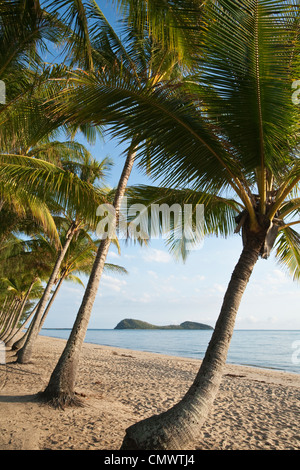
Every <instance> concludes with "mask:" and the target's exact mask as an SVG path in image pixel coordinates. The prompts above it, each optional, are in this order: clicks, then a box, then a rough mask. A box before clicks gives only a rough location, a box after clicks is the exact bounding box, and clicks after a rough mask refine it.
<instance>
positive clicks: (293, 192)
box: [122, 1, 300, 450]
mask: <svg viewBox="0 0 300 470" xmlns="http://www.w3.org/2000/svg"><path fill="white" fill-rule="evenodd" d="M203 15H204V18H203V21H204V24H205V28H204V27H203V28H201V27H200V28H199V37H200V35H201V39H202V44H203V46H204V49H203V50H204V51H205V56H204V57H201V59H200V60H199V72H198V73H197V74H195V75H194V76H193V77H187V78H186V83H185V84H184V87H183V88H184V90H187V92H188V93H190V96H191V97H192V98H193V101H194V102H193V103H191V102H189V103H188V107H187V109H183V112H182V113H181V112H179V113H178V112H177V113H176V116H175V119H172V120H171V119H169V117H167V116H166V113H167V111H168V112H170V108H171V106H172V107H173V109H174V108H175V102H174V101H173V102H172V101H169V100H168V101H167V103H166V107H164V105H162V104H161V106H160V112H161V116H162V115H163V113H164V112H165V115H164V118H165V117H167V121H169V122H168V123H167V122H165V128H167V129H168V130H169V129H172V127H171V122H172V123H173V129H174V131H175V132H176V134H177V136H178V138H177V140H176V142H180V149H182V148H185V146H186V144H187V138H188V136H189V140H190V142H189V145H187V146H186V148H187V149H188V150H189V152H188V151H187V152H183V151H182V150H180V151H179V152H178V151H176V152H175V148H174V145H173V143H172V142H171V139H170V143H169V144H167V145H166V144H165V143H163V144H162V145H159V144H157V146H159V147H158V148H159V149H160V154H159V155H157V154H156V156H155V157H154V159H153V160H152V169H153V172H154V173H155V172H156V173H157V174H158V171H161V169H162V168H166V173H167V171H168V173H167V178H166V181H168V182H169V183H173V184H174V186H175V187H176V186H177V185H178V184H187V183H188V184H189V191H188V192H189V193H190V195H191V193H192V197H196V198H197V197H198V201H199V202H202V203H204V204H205V207H206V206H207V208H208V212H209V213H210V211H211V209H212V207H213V206H212V205H215V207H216V208H218V206H220V204H222V205H223V204H224V203H225V204H228V205H229V203H230V206H231V207H232V201H228V202H226V200H225V199H223V198H222V199H220V200H219V204H218V198H219V197H220V194H222V193H223V194H224V193H226V192H227V193H229V194H230V195H231V196H233V197H235V201H236V206H235V209H237V208H238V206H237V204H238V205H240V204H242V206H243V207H242V208H241V209H240V210H239V212H237V213H236V218H235V222H236V224H237V227H236V228H235V231H236V232H237V231H239V230H241V231H242V239H243V250H242V253H241V256H240V258H239V260H238V262H237V264H236V267H235V269H234V271H233V273H232V277H231V280H230V282H229V285H228V288H227V291H226V293H225V296H224V300H223V305H222V308H221V311H220V314H219V317H218V320H217V322H216V325H215V329H214V332H213V335H212V338H211V341H210V343H209V346H208V348H207V351H206V354H205V357H204V359H203V361H202V364H201V367H200V369H199V372H198V374H197V376H196V378H195V380H194V382H193V384H192V386H191V387H190V389H189V390H188V391H187V392H186V394H185V395H184V397H183V398H182V399H181V400H180V401H179V402H178V403H177V404H176V405H175V406H174V407H172V408H171V409H169V410H167V411H166V412H164V413H162V414H160V415H156V416H152V417H150V418H148V419H145V420H143V421H141V422H139V423H137V424H135V425H133V426H131V427H130V428H129V429H127V431H126V436H125V438H124V441H123V445H122V449H151V450H158V449H186V448H187V446H193V445H194V442H195V439H197V438H198V437H199V433H200V431H201V425H202V424H203V422H204V421H205V419H206V417H207V415H208V413H209V411H210V410H211V407H212V404H213V401H214V398H215V397H216V395H217V393H218V389H219V384H220V381H221V378H222V371H223V368H224V365H225V363H226V357H227V353H228V348H229V344H230V340H231V337H232V333H233V329H234V324H235V318H236V315H237V312H238V308H239V305H240V302H241V298H242V295H243V293H244V291H245V289H246V286H247V283H248V281H249V278H250V276H251V273H252V271H253V268H254V266H255V264H256V262H257V260H258V259H259V257H261V258H264V259H267V258H268V256H269V253H270V251H271V249H272V248H273V247H274V246H275V249H276V255H277V256H278V259H279V262H280V263H282V264H284V265H285V266H286V267H287V268H288V270H289V272H290V273H291V274H292V276H293V277H294V279H299V276H300V257H299V255H300V236H299V233H298V232H296V231H295V230H294V229H293V228H292V227H293V226H295V225H296V224H298V223H299V222H300V220H299V198H298V197H297V190H298V188H299V181H300V176H299V161H298V157H297V153H298V146H299V110H298V109H297V107H296V106H295V105H293V103H292V101H291V84H292V82H293V78H294V77H295V76H298V75H299V72H300V69H299V42H298V41H297V37H298V36H299V24H300V16H299V8H298V5H297V2H293V1H289V2H284V3H283V2H277V1H273V2H267V1H254V2H253V1H243V2H234V1H233V2H230V4H229V2H223V1H218V2H206V4H205V5H204V7H203ZM163 109H164V110H165V111H163ZM174 113H175V111H174ZM148 114H149V108H148ZM154 114H155V113H154ZM156 117H157V115H156ZM172 117H173V116H172ZM140 118H141V116H140ZM151 121H152V117H151ZM156 122H157V121H156ZM147 124H148V125H149V124H150V123H149V122H147V119H145V121H143V125H144V126H147ZM161 124H162V125H163V119H162V120H161ZM157 127H158V129H159V128H160V125H158V126H157ZM187 130H188V132H187V133H186V131H187ZM175 132H174V133H173V132H171V131H170V137H171V135H173V136H174V138H175ZM154 144H155V143H154ZM193 147H194V148H193ZM163 151H164V152H165V153H164V155H163ZM170 159H172V168H171V169H170V171H169V168H170V166H169V162H168V160H169V161H170ZM191 190H192V191H191ZM156 197H157V198H158V197H159V192H158V193H157V194H156ZM186 200H188V199H186ZM231 216H232V214H231ZM223 217H224V216H223ZM206 222H209V218H208V220H206ZM208 225H209V224H208ZM220 225H223V221H222V218H220ZM208 231H210V229H209V227H208ZM276 240H277V241H276Z"/></svg>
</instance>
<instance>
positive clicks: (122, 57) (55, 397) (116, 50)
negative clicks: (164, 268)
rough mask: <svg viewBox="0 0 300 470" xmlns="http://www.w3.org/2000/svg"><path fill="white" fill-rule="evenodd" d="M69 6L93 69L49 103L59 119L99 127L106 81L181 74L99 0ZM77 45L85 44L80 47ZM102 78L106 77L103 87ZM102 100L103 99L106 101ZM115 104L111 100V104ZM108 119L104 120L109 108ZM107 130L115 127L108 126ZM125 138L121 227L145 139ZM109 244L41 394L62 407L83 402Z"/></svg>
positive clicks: (137, 81)
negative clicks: (82, 368) (90, 334)
mask: <svg viewBox="0 0 300 470" xmlns="http://www.w3.org/2000/svg"><path fill="white" fill-rule="evenodd" d="M60 3H61V2H55V4H54V8H57V7H59V6H60ZM63 4H64V6H66V2H63ZM67 4H68V5H69V6H70V8H69V9H68V10H67V18H68V21H69V22H70V23H73V22H74V23H75V25H76V30H75V33H78V28H79V27H80V25H81V26H82V27H81V28H79V32H80V34H79V38H78V34H76V35H75V34H74V40H75V54H74V58H75V59H74V60H75V61H76V62H77V64H78V65H80V66H81V67H83V68H84V69H85V70H88V73H86V71H85V70H76V71H74V72H71V73H70V74H69V78H68V84H69V85H70V86H68V87H67V88H64V92H63V93H62V94H59V95H58V96H57V97H56V98H55V99H54V100H53V101H52V102H51V101H50V104H49V106H50V107H51V106H52V109H53V116H54V118H55V120H59V119H62V120H63V122H68V123H70V124H71V123H74V124H76V123H78V122H80V123H81V124H82V125H85V124H92V125H100V124H102V118H100V119H99V121H98V122H97V123H96V122H95V121H94V119H93V116H94V115H95V114H97V110H98V109H99V105H100V109H101V108H102V106H103V107H104V108H106V107H107V103H106V102H105V100H106V96H105V94H104V95H103V96H102V90H101V85H102V86H104V87H105V86H106V85H107V86H108V87H110V86H111V80H114V81H117V82H118V81H119V80H122V77H123V76H125V77H126V79H127V80H128V81H129V82H131V84H132V85H133V86H134V87H136V89H137V90H144V91H145V93H147V92H148V93H150V92H151V89H152V87H155V86H158V85H160V84H161V83H162V82H163V80H167V79H170V78H171V77H172V74H174V75H176V73H177V72H178V71H180V72H181V70H180V69H179V67H178V62H179V57H178V54H176V53H170V54H169V55H168V56H167V51H166V49H165V48H162V47H161V46H160V45H159V44H158V43H156V42H154V41H152V40H151V39H150V38H147V39H146V40H145V39H144V37H143V36H142V34H141V32H140V31H139V30H138V29H137V30H136V31H133V30H132V31H130V33H129V34H128V37H127V38H126V40H125V41H124V42H121V40H120V39H119V36H118V35H117V34H116V32H115V31H114V29H113V28H112V27H111V26H110V25H109V24H108V22H107V20H106V18H105V17H104V15H103V13H102V11H101V10H100V8H99V6H98V5H97V3H96V2H95V1H93V0H91V1H87V2H85V5H83V3H82V2H74V1H72V0H70V1H68V2H67ZM79 6H80V8H79ZM84 6H85V8H84ZM89 20H90V22H91V23H92V25H91V26H89V24H90V23H89ZM131 33H132V34H131ZM78 44H79V45H80V46H81V47H76V46H77V45H78ZM73 50H74V45H73ZM175 72H176V73H175ZM98 79H100V81H101V85H100V86H99V83H98ZM78 89H79V90H80V89H83V90H85V91H86V92H87V95H88V94H89V93H91V94H93V96H94V98H95V99H94V101H93V103H91V104H92V107H93V108H94V109H93V112H92V114H90V118H89V119H86V117H85V116H84V117H83V118H82V115H81V113H82V112H83V107H82V106H85V105H86V103H87V102H86V101H85V100H86V99H88V98H87V95H86V96H85V100H84V102H82V103H81V105H80V106H79V107H78V110H77V111H78V112H77V113H76V112H74V108H73V106H72V104H71V100H72V99H73V93H75V94H76V93H77V91H78ZM102 98H104V101H103V102H102ZM76 101H77V100H76ZM77 103H78V102H77ZM100 103H101V104H100ZM111 103H112V102H111V101H110V105H111ZM69 104H71V107H72V111H71V113H69V107H68V105H69ZM112 111H113V109H112ZM108 113H110V111H108ZM103 117H104V119H105V112H104V116H103ZM105 122H106V123H109V124H111V121H110V120H109V119H107V118H106V121H105ZM108 131H109V132H110V131H111V130H110V129H108ZM126 140H127V142H129V144H128V148H127V155H126V160H125V163H124V167H123V171H122V173H121V175H120V179H119V183H118V185H117V188H116V190H115V196H114V201H113V208H114V222H115V224H116V225H117V224H118V220H119V215H120V207H121V201H122V198H123V196H124V194H125V191H126V187H127V184H128V180H129V177H130V174H131V171H132V168H133V165H134V161H135V157H136V153H137V150H138V143H139V142H140V140H141V139H140V137H139V136H138V135H136V134H133V135H131V136H130V138H129V139H126ZM110 244H111V239H110V238H109V237H106V238H104V239H102V240H101V243H100V245H99V248H98V251H97V255H96V258H95V262H94V264H93V268H92V271H91V275H90V277H89V281H88V284H87V287H86V290H85V294H84V296H83V299H82V303H81V306H80V308H79V311H78V314H77V317H76V320H75V323H74V325H73V329H72V331H71V333H70V337H69V339H68V341H67V344H66V347H65V349H64V351H63V353H62V355H61V357H60V359H59V361H58V363H57V365H56V367H55V369H54V371H53V373H52V375H51V378H50V381H49V383H48V386H47V387H46V389H45V390H44V392H43V393H42V394H41V396H42V397H43V398H44V399H46V400H48V401H49V402H51V403H53V404H55V405H57V406H66V405H72V404H78V399H77V397H76V396H75V392H74V385H75V378H76V371H77V364H78V360H79V357H80V351H81V347H82V344H83V341H84V338H85V334H86V330H87V327H88V323H89V318H90V315H91V312H92V308H93V304H94V300H95V297H96V293H97V290H98V287H99V283H100V280H101V276H102V272H103V269H104V266H105V260H106V256H107V254H108V251H109V247H110Z"/></svg>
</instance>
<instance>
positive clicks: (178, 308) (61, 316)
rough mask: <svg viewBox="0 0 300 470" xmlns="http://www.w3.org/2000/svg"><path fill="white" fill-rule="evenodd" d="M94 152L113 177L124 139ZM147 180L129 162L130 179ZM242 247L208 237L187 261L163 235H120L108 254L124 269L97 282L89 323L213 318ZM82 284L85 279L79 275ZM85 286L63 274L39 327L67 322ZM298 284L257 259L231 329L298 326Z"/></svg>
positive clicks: (232, 240)
mask: <svg viewBox="0 0 300 470" xmlns="http://www.w3.org/2000/svg"><path fill="white" fill-rule="evenodd" d="M90 149H91V151H92V153H93V155H94V157H95V158H97V159H100V160H101V159H102V158H104V157H105V156H110V157H111V158H112V160H113V161H114V167H113V169H112V172H111V175H110V177H109V180H108V183H109V184H110V185H111V186H114V185H116V184H117V181H118V179H119V175H120V172H121V169H122V165H123V162H124V156H123V155H122V150H123V148H122V147H119V146H118V145H117V144H116V143H115V142H109V141H107V142H106V143H103V142H100V141H99V142H97V144H96V145H95V146H94V147H91V148H90ZM141 183H151V182H150V180H149V179H147V178H146V177H145V176H144V175H143V174H142V173H141V171H140V170H139V169H137V168H136V167H135V168H134V170H133V172H132V175H131V177H130V180H129V184H141ZM241 249H242V242H241V237H240V235H234V236H232V237H230V238H228V239H226V240H224V239H220V238H215V237H211V238H207V239H205V240H204V243H203V245H202V247H201V248H200V249H199V250H195V251H193V252H191V254H190V256H189V257H188V259H187V261H186V262H185V263H183V262H179V261H175V260H174V259H173V258H172V256H171V255H170V253H169V252H168V250H167V248H166V246H165V245H164V241H163V240H152V241H151V243H150V245H149V246H148V247H147V248H146V247H144V248H140V247H138V246H134V245H132V244H131V245H129V246H126V245H124V243H122V242H121V255H120V256H119V255H118V253H117V250H116V248H115V247H111V249H110V252H109V255H108V259H107V261H109V262H112V263H116V264H119V265H121V266H124V267H125V268H126V269H127V270H128V275H116V274H111V273H108V272H106V273H105V274H104V275H103V277H102V279H101V283H100V287H99V291H98V294H97V297H96V300H95V304H94V308H93V313H92V317H91V320H90V324H89V328H109V329H110V328H114V327H115V326H116V324H117V323H118V322H119V321H120V320H122V319H123V318H137V319H140V320H143V321H148V322H150V323H153V324H157V325H164V324H170V323H172V324H178V323H181V322H183V321H186V320H190V321H198V322H201V323H207V324H209V325H212V326H214V324H215V321H216V319H217V316H218V313H219V311H220V307H221V304H222V299H223V295H224V292H225V289H226V286H227V284H228V282H229V279H230V276H231V273H232V270H233V268H234V266H235V264H236V262H237V260H238V257H239V255H240V252H241ZM82 280H83V282H84V283H85V285H86V282H87V279H86V278H83V279H82ZM83 293H84V289H83V287H81V286H78V285H75V284H71V283H69V282H65V284H64V285H63V286H62V288H61V290H60V292H59V294H58V297H57V299H56V300H55V302H54V304H53V306H52V309H51V311H50V313H49V315H48V318H47V320H46V322H45V324H44V327H45V328H71V327H72V325H73V322H74V320H75V317H76V314H77V311H78V308H79V306H80V303H81V300H82V296H83ZM299 304H300V289H299V284H297V283H295V282H293V281H292V280H291V279H290V278H289V277H288V276H286V275H285V273H284V272H283V271H282V269H281V268H280V267H279V266H278V264H277V263H276V261H275V260H274V257H273V256H271V257H270V258H269V259H268V260H267V261H266V260H259V261H258V263H257V265H256V266H255V269H254V272H253V275H252V278H251V280H250V283H249V285H248V287H247V290H246V293H245V294H244V297H243V300H242V304H241V306H240V310H239V313H238V317H237V322H236V328H237V329H300V315H299Z"/></svg>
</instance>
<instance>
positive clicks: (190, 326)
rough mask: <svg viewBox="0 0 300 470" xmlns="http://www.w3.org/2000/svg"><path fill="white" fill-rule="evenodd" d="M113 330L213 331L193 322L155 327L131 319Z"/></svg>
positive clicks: (120, 323) (209, 327)
mask: <svg viewBox="0 0 300 470" xmlns="http://www.w3.org/2000/svg"><path fill="white" fill-rule="evenodd" d="M114 329H115V330H213V327H212V326H210V325H205V324H204V323H197V322H193V321H185V322H183V323H180V325H166V326H157V325H152V324H151V323H147V322H145V321H141V320H134V319H132V318H125V319H124V320H122V321H120V322H119V323H118V324H117V326H115V328H114Z"/></svg>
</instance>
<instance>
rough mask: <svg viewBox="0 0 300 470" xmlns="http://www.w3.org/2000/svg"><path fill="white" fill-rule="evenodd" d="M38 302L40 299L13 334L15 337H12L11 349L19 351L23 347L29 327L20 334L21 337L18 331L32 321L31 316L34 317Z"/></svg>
mask: <svg viewBox="0 0 300 470" xmlns="http://www.w3.org/2000/svg"><path fill="white" fill-rule="evenodd" d="M40 302H41V299H40V300H39V301H38V303H37V304H36V306H35V307H34V308H33V310H32V312H30V314H29V315H28V317H27V318H26V320H25V322H24V323H23V325H21V326H20V328H19V329H18V331H17V332H16V333H15V335H14V339H15V342H14V344H13V345H12V349H21V348H22V347H23V346H24V344H25V341H26V338H27V335H28V333H29V330H30V327H29V328H28V330H27V331H25V333H24V334H22V332H21V334H22V336H21V337H19V333H20V330H23V329H24V328H25V326H26V325H27V323H29V321H30V320H31V319H32V317H33V315H35V312H36V311H37V309H38V306H39V304H40ZM16 336H18V337H19V338H16Z"/></svg>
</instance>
